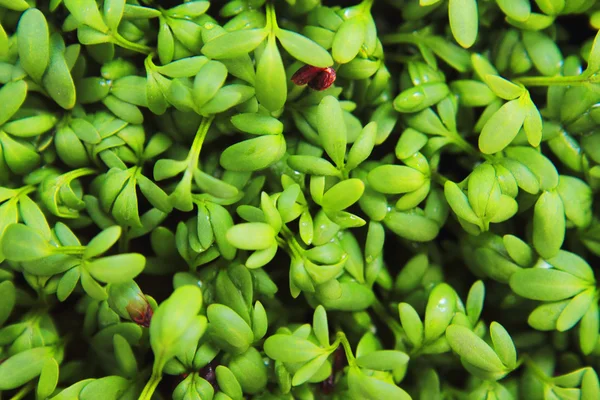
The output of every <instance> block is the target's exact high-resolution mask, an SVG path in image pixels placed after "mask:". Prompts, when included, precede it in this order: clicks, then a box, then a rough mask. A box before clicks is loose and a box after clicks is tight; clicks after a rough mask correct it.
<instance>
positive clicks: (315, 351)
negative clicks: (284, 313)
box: [264, 306, 337, 386]
mask: <svg viewBox="0 0 600 400" xmlns="http://www.w3.org/2000/svg"><path fill="white" fill-rule="evenodd" d="M309 336H310V337H309ZM289 346H292V347H289ZM291 348H295V349H297V350H298V351H297V352H293V351H290V349H291ZM336 348H337V345H335V346H330V342H329V328H328V322H327V313H326V311H325V309H324V308H323V307H322V306H318V307H317V308H316V310H315V312H314V315H313V325H312V330H311V327H310V325H308V324H307V325H303V326H302V327H300V328H299V329H297V330H296V331H295V332H293V333H290V334H287V333H286V334H284V333H279V334H275V335H272V336H270V337H268V338H267V340H266V341H265V344H264V349H265V352H266V353H267V355H268V356H269V357H270V358H272V359H274V360H276V361H277V362H280V363H282V364H281V368H280V372H279V374H280V375H281V374H283V375H285V376H287V377H288V378H287V379H290V377H291V386H299V385H302V384H303V383H305V382H320V381H322V380H324V379H326V378H327V376H329V374H330V373H331V368H332V367H331V363H330V361H329V360H328V358H329V356H330V355H331V354H332V353H333V352H334V351H335V349H336ZM276 368H277V367H276ZM280 379H281V378H280Z"/></svg>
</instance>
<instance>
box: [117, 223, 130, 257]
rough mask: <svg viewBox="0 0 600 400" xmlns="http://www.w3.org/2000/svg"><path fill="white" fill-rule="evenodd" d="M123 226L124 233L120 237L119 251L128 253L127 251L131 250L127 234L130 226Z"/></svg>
mask: <svg viewBox="0 0 600 400" xmlns="http://www.w3.org/2000/svg"><path fill="white" fill-rule="evenodd" d="M122 228H123V233H122V234H121V237H120V238H119V253H127V251H128V250H129V237H128V236H127V233H128V231H129V228H127V227H122Z"/></svg>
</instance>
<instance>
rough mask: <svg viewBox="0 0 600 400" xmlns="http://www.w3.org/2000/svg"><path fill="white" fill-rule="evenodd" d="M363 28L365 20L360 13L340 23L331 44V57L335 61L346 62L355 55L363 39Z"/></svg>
mask: <svg viewBox="0 0 600 400" xmlns="http://www.w3.org/2000/svg"><path fill="white" fill-rule="evenodd" d="M365 28H366V26H365V20H364V18H363V17H362V16H361V15H359V16H356V17H354V18H349V19H347V20H346V21H344V22H343V23H342V25H341V26H340V27H339V29H338V30H337V32H336V33H335V36H334V38H333V43H332V45H331V50H332V54H333V59H334V60H335V61H336V62H337V63H340V64H346V63H348V62H350V61H352V59H354V57H356V55H357V54H358V52H359V50H360V48H361V46H362V44H363V42H364V41H365V33H366V32H365Z"/></svg>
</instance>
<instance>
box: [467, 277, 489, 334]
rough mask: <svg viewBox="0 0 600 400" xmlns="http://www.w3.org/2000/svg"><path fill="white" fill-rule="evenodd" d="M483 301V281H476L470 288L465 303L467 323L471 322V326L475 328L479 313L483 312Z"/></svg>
mask: <svg viewBox="0 0 600 400" xmlns="http://www.w3.org/2000/svg"><path fill="white" fill-rule="evenodd" d="M484 300H485V286H484V284H483V281H477V282H475V283H474V284H473V285H472V286H471V289H470V290H469V295H468V296H467V303H466V311H467V316H468V317H469V322H471V325H472V326H475V324H477V321H479V317H480V316H481V311H482V310H483V301H484Z"/></svg>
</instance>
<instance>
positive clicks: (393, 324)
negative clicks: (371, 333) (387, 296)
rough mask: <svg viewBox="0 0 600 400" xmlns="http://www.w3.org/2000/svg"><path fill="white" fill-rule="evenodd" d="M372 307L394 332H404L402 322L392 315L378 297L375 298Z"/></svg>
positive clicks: (398, 333)
mask: <svg viewBox="0 0 600 400" xmlns="http://www.w3.org/2000/svg"><path fill="white" fill-rule="evenodd" d="M371 308H372V309H373V311H375V314H377V316H378V317H379V318H380V319H381V320H382V321H383V322H384V323H385V324H386V325H387V326H388V328H390V329H391V330H392V332H394V334H396V335H400V334H402V332H404V329H402V327H401V326H400V324H399V323H398V322H396V320H395V319H393V318H392V317H390V315H389V314H388V312H387V310H386V309H385V307H384V306H383V304H381V302H380V301H379V300H378V299H377V298H375V300H373V303H372V304H371Z"/></svg>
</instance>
